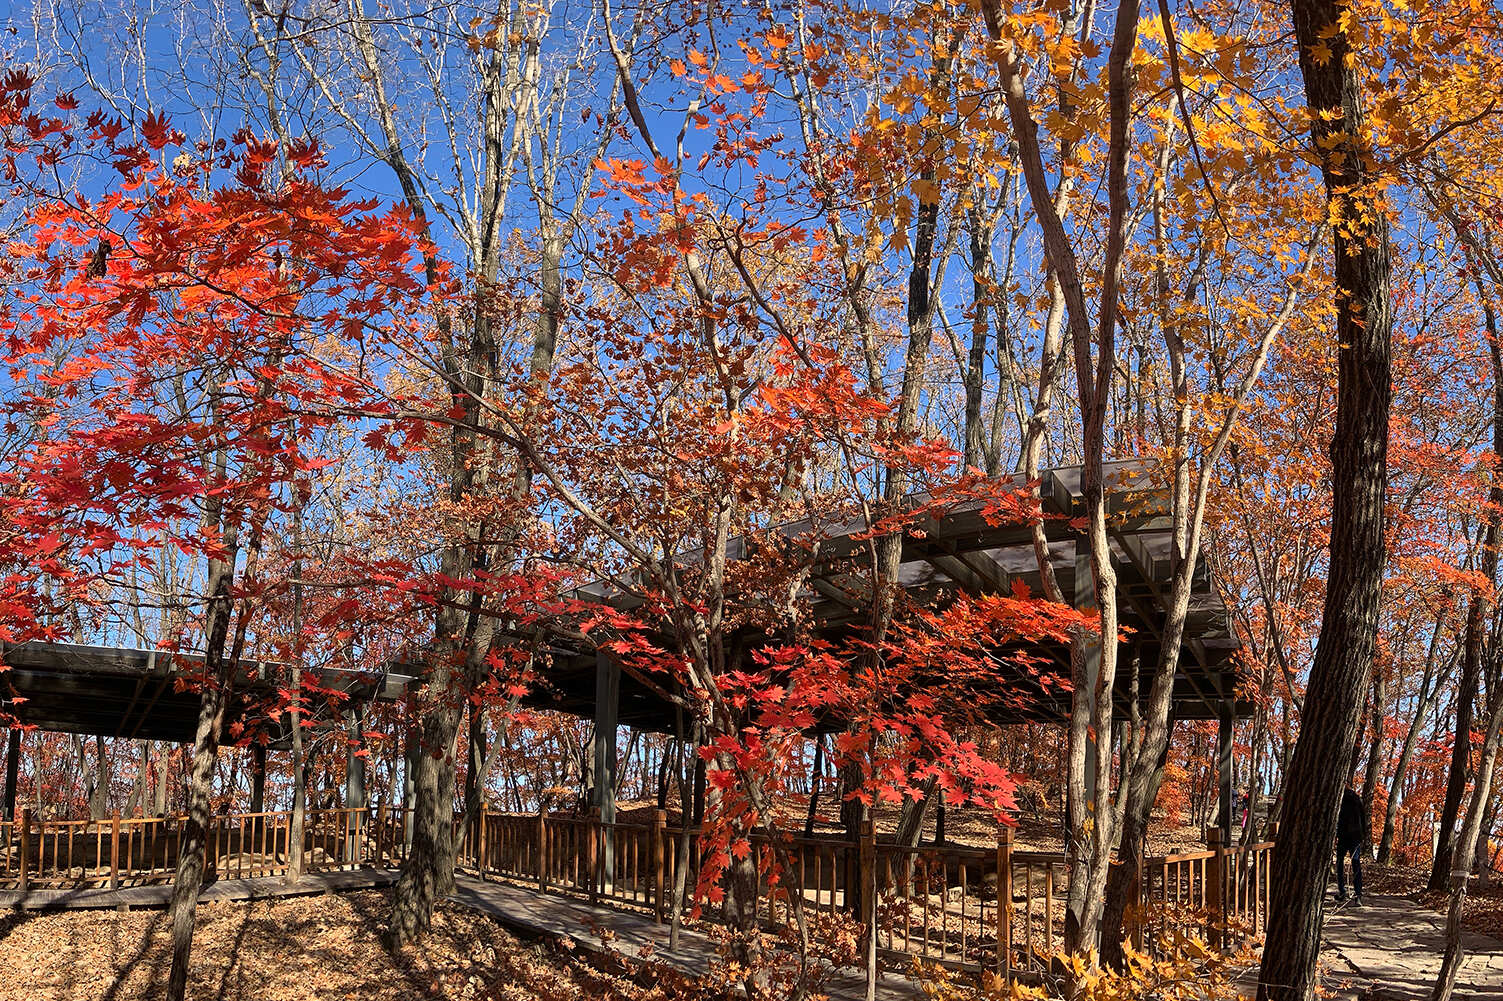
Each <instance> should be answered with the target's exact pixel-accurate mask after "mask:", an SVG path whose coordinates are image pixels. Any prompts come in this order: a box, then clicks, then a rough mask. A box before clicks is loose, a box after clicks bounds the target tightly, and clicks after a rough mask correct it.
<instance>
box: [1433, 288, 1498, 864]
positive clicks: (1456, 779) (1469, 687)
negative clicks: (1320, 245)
mask: <svg viewBox="0 0 1503 1001" xmlns="http://www.w3.org/2000/svg"><path fill="white" fill-rule="evenodd" d="M1478 292H1479V293H1482V296H1481V298H1482V302H1483V308H1484V310H1485V313H1486V318H1487V328H1488V333H1489V335H1491V336H1490V339H1491V342H1492V355H1493V381H1494V383H1495V384H1496V385H1495V387H1494V392H1493V455H1494V458H1495V461H1496V457H1498V456H1503V358H1500V357H1499V348H1498V330H1497V326H1498V324H1497V317H1496V315H1495V314H1494V313H1493V309H1492V306H1491V304H1490V302H1489V300H1488V298H1487V295H1486V293H1485V291H1484V290H1483V289H1482V287H1481V285H1480V283H1479V286H1478ZM1487 499H1488V506H1487V507H1486V508H1485V509H1484V510H1485V512H1486V514H1485V515H1484V517H1485V518H1486V528H1485V530H1484V531H1483V537H1482V559H1481V562H1482V566H1481V568H1480V569H1481V571H1482V575H1483V576H1484V577H1485V578H1486V579H1487V580H1488V581H1489V582H1491V581H1494V580H1496V579H1497V576H1498V542H1499V535H1500V528H1503V526H1500V524H1499V520H1500V518H1503V509H1500V505H1503V483H1500V482H1499V480H1498V473H1497V471H1496V470H1495V471H1494V473H1493V477H1492V487H1491V488H1490V489H1489V490H1488V498H1487ZM1490 613H1491V602H1490V601H1489V600H1488V596H1487V595H1486V594H1485V593H1483V592H1482V591H1480V590H1477V591H1473V592H1472V596H1471V601H1470V603H1469V604H1468V606H1467V616H1466V641H1465V647H1464V651H1463V654H1462V662H1461V686H1460V687H1459V688H1458V689H1457V692H1456V699H1457V705H1456V735H1455V738H1454V742H1453V743H1452V745H1451V774H1450V776H1449V777H1448V778H1447V780H1446V798H1445V802H1444V803H1443V804H1441V811H1440V829H1439V839H1438V840H1437V841H1436V843H1435V861H1434V864H1433V865H1432V867H1431V869H1430V883H1429V886H1428V887H1426V888H1427V889H1429V890H1432V891H1439V890H1446V889H1449V888H1450V885H1451V878H1450V877H1451V868H1452V867H1451V856H1452V855H1453V854H1454V853H1455V828H1456V819H1457V816H1458V814H1459V813H1460V812H1461V800H1462V796H1463V794H1464V793H1465V792H1466V786H1467V780H1468V779H1469V778H1471V775H1470V771H1471V749H1472V739H1471V737H1472V706H1473V703H1474V702H1475V700H1476V697H1477V689H1478V685H1479V678H1480V677H1481V673H1482V648H1483V646H1484V644H1485V643H1486V641H1487V637H1486V635H1485V633H1486V631H1487V623H1488V621H1490V619H1491V617H1492V616H1491V614H1490ZM1493 697H1494V698H1497V697H1499V696H1498V694H1497V693H1493Z"/></svg>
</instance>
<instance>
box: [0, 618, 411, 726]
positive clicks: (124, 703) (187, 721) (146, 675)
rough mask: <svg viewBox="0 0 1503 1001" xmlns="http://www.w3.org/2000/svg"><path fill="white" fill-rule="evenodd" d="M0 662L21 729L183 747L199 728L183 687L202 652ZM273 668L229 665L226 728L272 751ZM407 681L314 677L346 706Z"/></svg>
mask: <svg viewBox="0 0 1503 1001" xmlns="http://www.w3.org/2000/svg"><path fill="white" fill-rule="evenodd" d="M0 662H3V664H4V668H0V712H4V713H8V714H9V715H11V716H14V717H15V718H16V719H18V720H20V721H21V722H22V723H24V724H27V725H30V726H35V727H37V728H39V729H42V730H51V731H56V732H59V733H80V734H90V735H93V734H97V735H100V736H104V737H122V738H126V739H134V740H166V741H172V742H174V743H187V742H190V741H192V740H193V736H194V733H195V731H196V730H197V728H198V709H199V693H198V690H197V688H196V687H195V686H194V685H193V684H192V683H191V682H192V681H193V680H194V679H197V678H201V677H202V676H203V674H204V670H205V668H204V658H203V655H202V654H196V653H173V652H170V651H165V650H135V649H129V648H120V647H101V646H84V645H80V644H74V643H41V642H35V641H33V642H28V643H19V644H8V645H4V646H0ZM279 670H280V667H279V665H276V664H272V663H268V662H265V661H243V662H241V663H240V664H239V665H237V666H236V667H235V668H234V670H233V680H232V687H233V693H232V697H231V700H230V705H229V708H228V709H227V711H226V712H225V726H226V728H228V727H229V725H230V724H232V723H234V722H236V721H242V722H246V723H247V724H248V725H251V726H255V727H259V728H260V729H261V730H262V731H263V732H266V733H267V734H268V736H269V738H270V740H271V744H272V746H273V747H278V746H281V745H282V744H283V743H285V742H286V741H287V740H288V737H289V735H288V733H287V724H286V722H285V721H283V720H268V719H267V718H266V711H267V709H268V708H269V707H270V706H271V705H272V704H273V703H274V701H275V699H276V678H277V675H278V673H279ZM414 681H415V679H413V678H411V677H407V676H403V675H398V674H391V673H387V674H384V675H382V676H379V677H372V676H370V675H367V674H363V673H360V672H356V671H349V670H343V669H328V670H322V671H319V672H318V682H319V685H320V687H324V688H332V689H337V690H339V691H344V692H348V693H349V694H350V696H351V697H352V698H355V699H371V698H375V699H381V700H392V699H399V698H401V697H402V695H403V693H404V692H405V690H406V688H407V686H409V685H411V684H412V683H414ZM332 715H333V709H332V706H331V705H330V704H328V703H327V702H326V703H324V704H322V705H319V706H316V707H314V710H313V716H314V718H315V719H320V718H328V717H331V716H332ZM222 736H224V735H222Z"/></svg>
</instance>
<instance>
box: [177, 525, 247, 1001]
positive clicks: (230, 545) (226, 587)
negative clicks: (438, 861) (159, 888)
mask: <svg viewBox="0 0 1503 1001" xmlns="http://www.w3.org/2000/svg"><path fill="white" fill-rule="evenodd" d="M210 504H211V507H210V509H209V513H207V514H206V516H205V518H204V521H205V522H206V524H207V525H208V526H209V527H210V528H211V529H214V528H218V527H219V524H220V510H219V502H218V501H217V500H214V501H211V502H210ZM223 542H224V548H225V550H226V551H227V553H228V556H229V558H228V560H227V561H226V560H210V561H209V579H208V588H207V590H208V592H209V609H208V612H209V615H208V618H209V621H208V630H207V635H206V637H205V640H204V667H205V670H206V672H207V674H208V678H207V680H206V681H205V683H204V689H203V693H202V695H201V696H200V699H199V708H198V728H197V730H196V732H195V734H194V737H193V763H192V768H191V771H190V772H189V778H188V789H187V794H188V819H187V823H186V824H185V825H184V827H183V836H182V842H181V844H180V846H179V849H178V864H177V876H176V878H175V879H174V880H173V882H172V903H171V908H170V914H171V920H172V970H171V972H170V974H169V975H168V981H167V997H168V1001H182V999H183V998H184V997H186V996H187V992H188V963H189V959H190V956H191V954H192V951H193V925H194V919H195V917H196V912H197V908H198V894H199V890H200V889H201V888H202V886H203V876H204V849H205V846H206V843H207V838H206V834H207V831H208V827H209V822H210V819H211V810H212V804H211V802H210V799H209V794H210V792H211V786H212V784H213V780H214V762H215V759H216V758H217V756H218V753H219V734H220V730H221V728H222V727H223V725H224V711H225V706H226V705H227V703H228V696H229V682H230V668H231V662H232V660H233V658H226V657H225V640H226V638H227V637H228V636H229V629H230V609H231V604H232V598H231V596H230V593H231V588H232V585H233V583H234V577H235V559H236V531H235V527H234V525H233V523H231V524H230V525H228V526H227V527H226V528H225V529H224V532H223Z"/></svg>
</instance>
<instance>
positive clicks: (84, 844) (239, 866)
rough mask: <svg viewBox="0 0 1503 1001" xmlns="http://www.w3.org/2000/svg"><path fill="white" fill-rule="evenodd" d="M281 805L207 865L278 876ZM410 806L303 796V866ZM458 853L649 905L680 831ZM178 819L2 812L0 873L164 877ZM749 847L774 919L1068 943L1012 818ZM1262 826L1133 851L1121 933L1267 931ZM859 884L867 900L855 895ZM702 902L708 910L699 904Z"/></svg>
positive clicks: (508, 833)
mask: <svg viewBox="0 0 1503 1001" xmlns="http://www.w3.org/2000/svg"><path fill="white" fill-rule="evenodd" d="M291 822H292V817H291V813H290V812H288V811H269V812H265V813H240V814H229V815H222V816H218V817H215V818H214V819H213V822H212V823H211V824H210V826H209V829H208V831H207V835H206V841H207V847H208V851H207V853H206V857H207V865H208V867H209V869H210V871H211V872H212V874H213V876H215V877H217V878H243V877H253V876H280V875H285V874H286V873H287V872H288V871H289V867H290V865H291V858H290V853H289V848H290V844H291ZM408 827H409V818H408V814H407V813H406V812H405V811H403V810H399V809H389V808H386V807H381V808H378V809H373V810H372V809H364V810H360V809H332V810H310V811H308V813H307V816H306V821H305V828H304V833H303V851H304V871H307V872H321V871H330V870H338V869H355V868H361V867H389V866H395V865H399V864H400V863H401V862H402V861H403V860H404V859H405V858H406V845H407V835H408ZM455 836H456V841H457V865H458V866H459V868H460V869H461V870H463V871H468V872H471V873H474V874H476V875H477V876H478V877H479V878H481V879H484V880H504V881H507V882H512V883H517V884H521V885H525V886H527V887H530V888H533V889H535V890H537V891H538V892H542V893H553V894H566V895H571V896H576V897H579V898H583V899H587V900H589V901H590V902H591V903H594V904H600V905H605V906H611V907H620V908H627V909H632V910H635V911H637V912H639V913H643V914H649V915H651V916H652V917H653V918H654V919H656V920H657V921H659V922H661V921H664V920H665V919H666V917H667V915H668V912H669V910H670V907H671V899H672V896H673V891H674V886H675V885H676V875H677V873H676V871H675V867H676V865H677V864H678V862H677V860H678V854H679V847H680V842H681V840H682V838H683V837H684V834H683V832H682V831H681V830H680V829H678V828H677V827H674V828H669V827H668V825H667V823H666V814H665V813H663V811H656V812H655V814H654V815H653V817H652V820H651V821H650V822H648V823H612V824H605V823H602V822H601V821H600V819H599V818H598V816H565V815H550V814H545V813H538V814H532V815H517V814H497V813H491V812H488V811H486V812H483V813H482V814H481V816H479V817H476V818H473V819H472V820H471V821H470V823H469V824H468V825H463V820H462V818H458V817H456V819H455ZM183 837H184V818H181V817H169V818H156V819H135V818H121V817H112V818H109V819H106V820H91V821H75V820H67V821H59V820H36V819H34V818H32V817H31V815H30V814H29V812H24V811H23V813H22V816H21V817H20V818H18V819H17V821H16V822H15V823H0V888H6V889H22V890H25V889H28V888H43V887H119V886H128V885H142V884H149V883H166V882H170V881H171V879H172V878H173V875H174V874H175V872H176V870H177V863H178V856H179V853H180V851H181V846H182V840H183ZM688 837H689V839H690V844H689V849H690V850H689V853H688V859H689V872H687V873H686V874H685V881H686V885H687V886H689V887H691V888H692V887H693V886H694V885H695V884H696V882H697V880H698V877H699V864H700V854H701V853H700V850H699V848H700V846H699V834H698V832H694V831H691V832H689V834H688ZM752 848H753V850H754V851H755V852H756V853H757V857H758V858H759V859H760V860H763V861H764V862H765V861H768V860H773V861H775V862H776V865H777V869H778V872H779V875H778V879H777V880H776V881H771V880H769V879H768V878H767V872H766V871H764V872H763V873H762V875H761V878H760V880H759V886H758V894H757V917H758V919H759V921H760V922H761V923H762V924H763V926H764V927H767V928H769V929H773V930H775V929H778V928H780V927H785V926H788V925H789V924H790V923H791V922H792V919H793V908H794V905H795V903H798V904H799V905H801V906H802V908H803V909H804V911H805V913H806V914H808V913H827V914H846V915H848V916H849V917H850V918H851V919H853V920H861V919H867V918H874V919H875V920H874V926H875V928H876V929H877V947H878V949H879V951H881V952H883V953H886V954H888V955H891V956H897V957H904V958H908V957H920V958H923V959H926V960H930V961H935V962H940V963H944V964H946V965H951V966H955V967H959V968H962V969H987V970H994V971H997V972H1000V973H1002V974H1003V975H1012V974H1016V973H1027V972H1030V971H1038V970H1040V969H1042V968H1044V967H1045V966H1046V964H1047V963H1049V961H1050V959H1051V956H1052V954H1053V953H1054V951H1055V949H1056V948H1057V947H1059V946H1060V945H1062V944H1063V932H1064V922H1065V907H1066V896H1067V886H1068V879H1067V877H1068V863H1067V860H1066V858H1065V856H1064V855H1063V854H1061V853H1058V852H1038V851H1027V850H1022V849H1017V848H1015V847H1014V846H1013V839H1012V830H1011V828H1007V827H1003V828H1000V829H999V832H998V836H997V839H996V843H995V844H994V845H991V846H984V847H983V846H974V845H954V844H949V845H922V846H919V847H915V848H908V847H904V846H900V845H896V844H891V843H887V842H883V841H878V840H877V839H876V838H875V837H874V836H873V835H872V834H871V833H870V831H869V829H868V831H867V832H866V833H865V834H864V836H863V837H862V838H861V839H859V840H857V841H849V840H840V839H833V838H823V837H812V838H804V837H798V836H793V835H785V836H779V837H778V839H777V840H776V841H774V840H772V839H771V838H769V837H767V836H765V835H764V836H757V837H754V838H752ZM1272 848H1273V843H1272V842H1260V843H1257V844H1253V845H1250V846H1247V847H1245V848H1237V847H1228V846H1224V845H1222V844H1221V842H1220V831H1219V830H1213V831H1212V832H1210V836H1209V843H1208V845H1207V847H1206V848H1205V849H1198V850H1195V851H1183V852H1177V853H1174V854H1169V855H1162V856H1152V857H1148V858H1145V859H1144V860H1143V868H1142V873H1143V878H1142V882H1141V896H1140V903H1139V906H1138V907H1137V908H1134V909H1132V911H1131V913H1130V915H1129V929H1128V930H1129V933H1130V934H1131V935H1132V937H1133V940H1134V941H1135V942H1137V943H1139V944H1140V945H1142V946H1143V947H1146V948H1149V949H1153V948H1156V947H1157V944H1158V943H1159V942H1162V941H1164V940H1165V939H1166V937H1167V936H1169V934H1170V933H1171V932H1178V933H1187V932H1188V933H1193V934H1195V935H1198V936H1200V937H1202V938H1204V939H1206V940H1207V941H1209V942H1211V943H1212V944H1213V945H1222V946H1225V945H1230V944H1233V939H1234V938H1240V937H1242V936H1247V935H1254V936H1255V935H1259V934H1262V933H1263V932H1264V931H1265V930H1266V925H1267V907H1268V896H1269V887H1270V881H1269V880H1270V869H1269V861H1270V858H1271V850H1272ZM868 890H869V892H870V907H869V908H868V907H863V906H860V905H862V904H863V903H866V901H864V900H863V898H864V897H865V896H866V894H867V892H868ZM707 910H708V909H707Z"/></svg>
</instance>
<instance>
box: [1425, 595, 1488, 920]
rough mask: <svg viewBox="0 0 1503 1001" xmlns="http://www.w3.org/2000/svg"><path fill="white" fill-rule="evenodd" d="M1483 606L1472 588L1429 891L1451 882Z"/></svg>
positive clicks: (1479, 656) (1467, 765)
mask: <svg viewBox="0 0 1503 1001" xmlns="http://www.w3.org/2000/svg"><path fill="white" fill-rule="evenodd" d="M1485 605H1486V600H1485V599H1484V598H1483V596H1482V595H1481V594H1480V593H1478V592H1475V591H1474V592H1473V593H1472V596H1471V600H1470V601H1469V602H1468V605H1467V615H1466V633H1465V641H1464V645H1463V648H1462V655H1461V680H1460V682H1459V683H1458V684H1457V687H1456V724H1455V729H1454V734H1455V735H1454V737H1453V739H1452V742H1451V770H1450V775H1449V776H1448V777H1447V779H1446V798H1445V800H1444V801H1443V802H1442V803H1441V807H1440V826H1439V827H1438V828H1437V829H1436V841H1435V857H1434V861H1433V862H1432V864H1431V866H1430V882H1429V884H1428V885H1427V886H1426V887H1425V889H1427V890H1429V891H1431V892H1433V893H1440V892H1444V891H1445V890H1446V889H1447V888H1448V887H1449V886H1450V884H1451V855H1452V854H1453V852H1454V850H1455V835H1456V819H1457V817H1458V816H1459V815H1460V813H1461V799H1462V796H1464V795H1465V794H1466V783H1467V773H1468V771H1470V769H1471V751H1472V707H1473V703H1474V702H1475V700H1476V697H1477V687H1478V685H1479V683H1480V680H1481V677H1482V630H1483V626H1482V616H1483V609H1484V607H1485Z"/></svg>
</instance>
